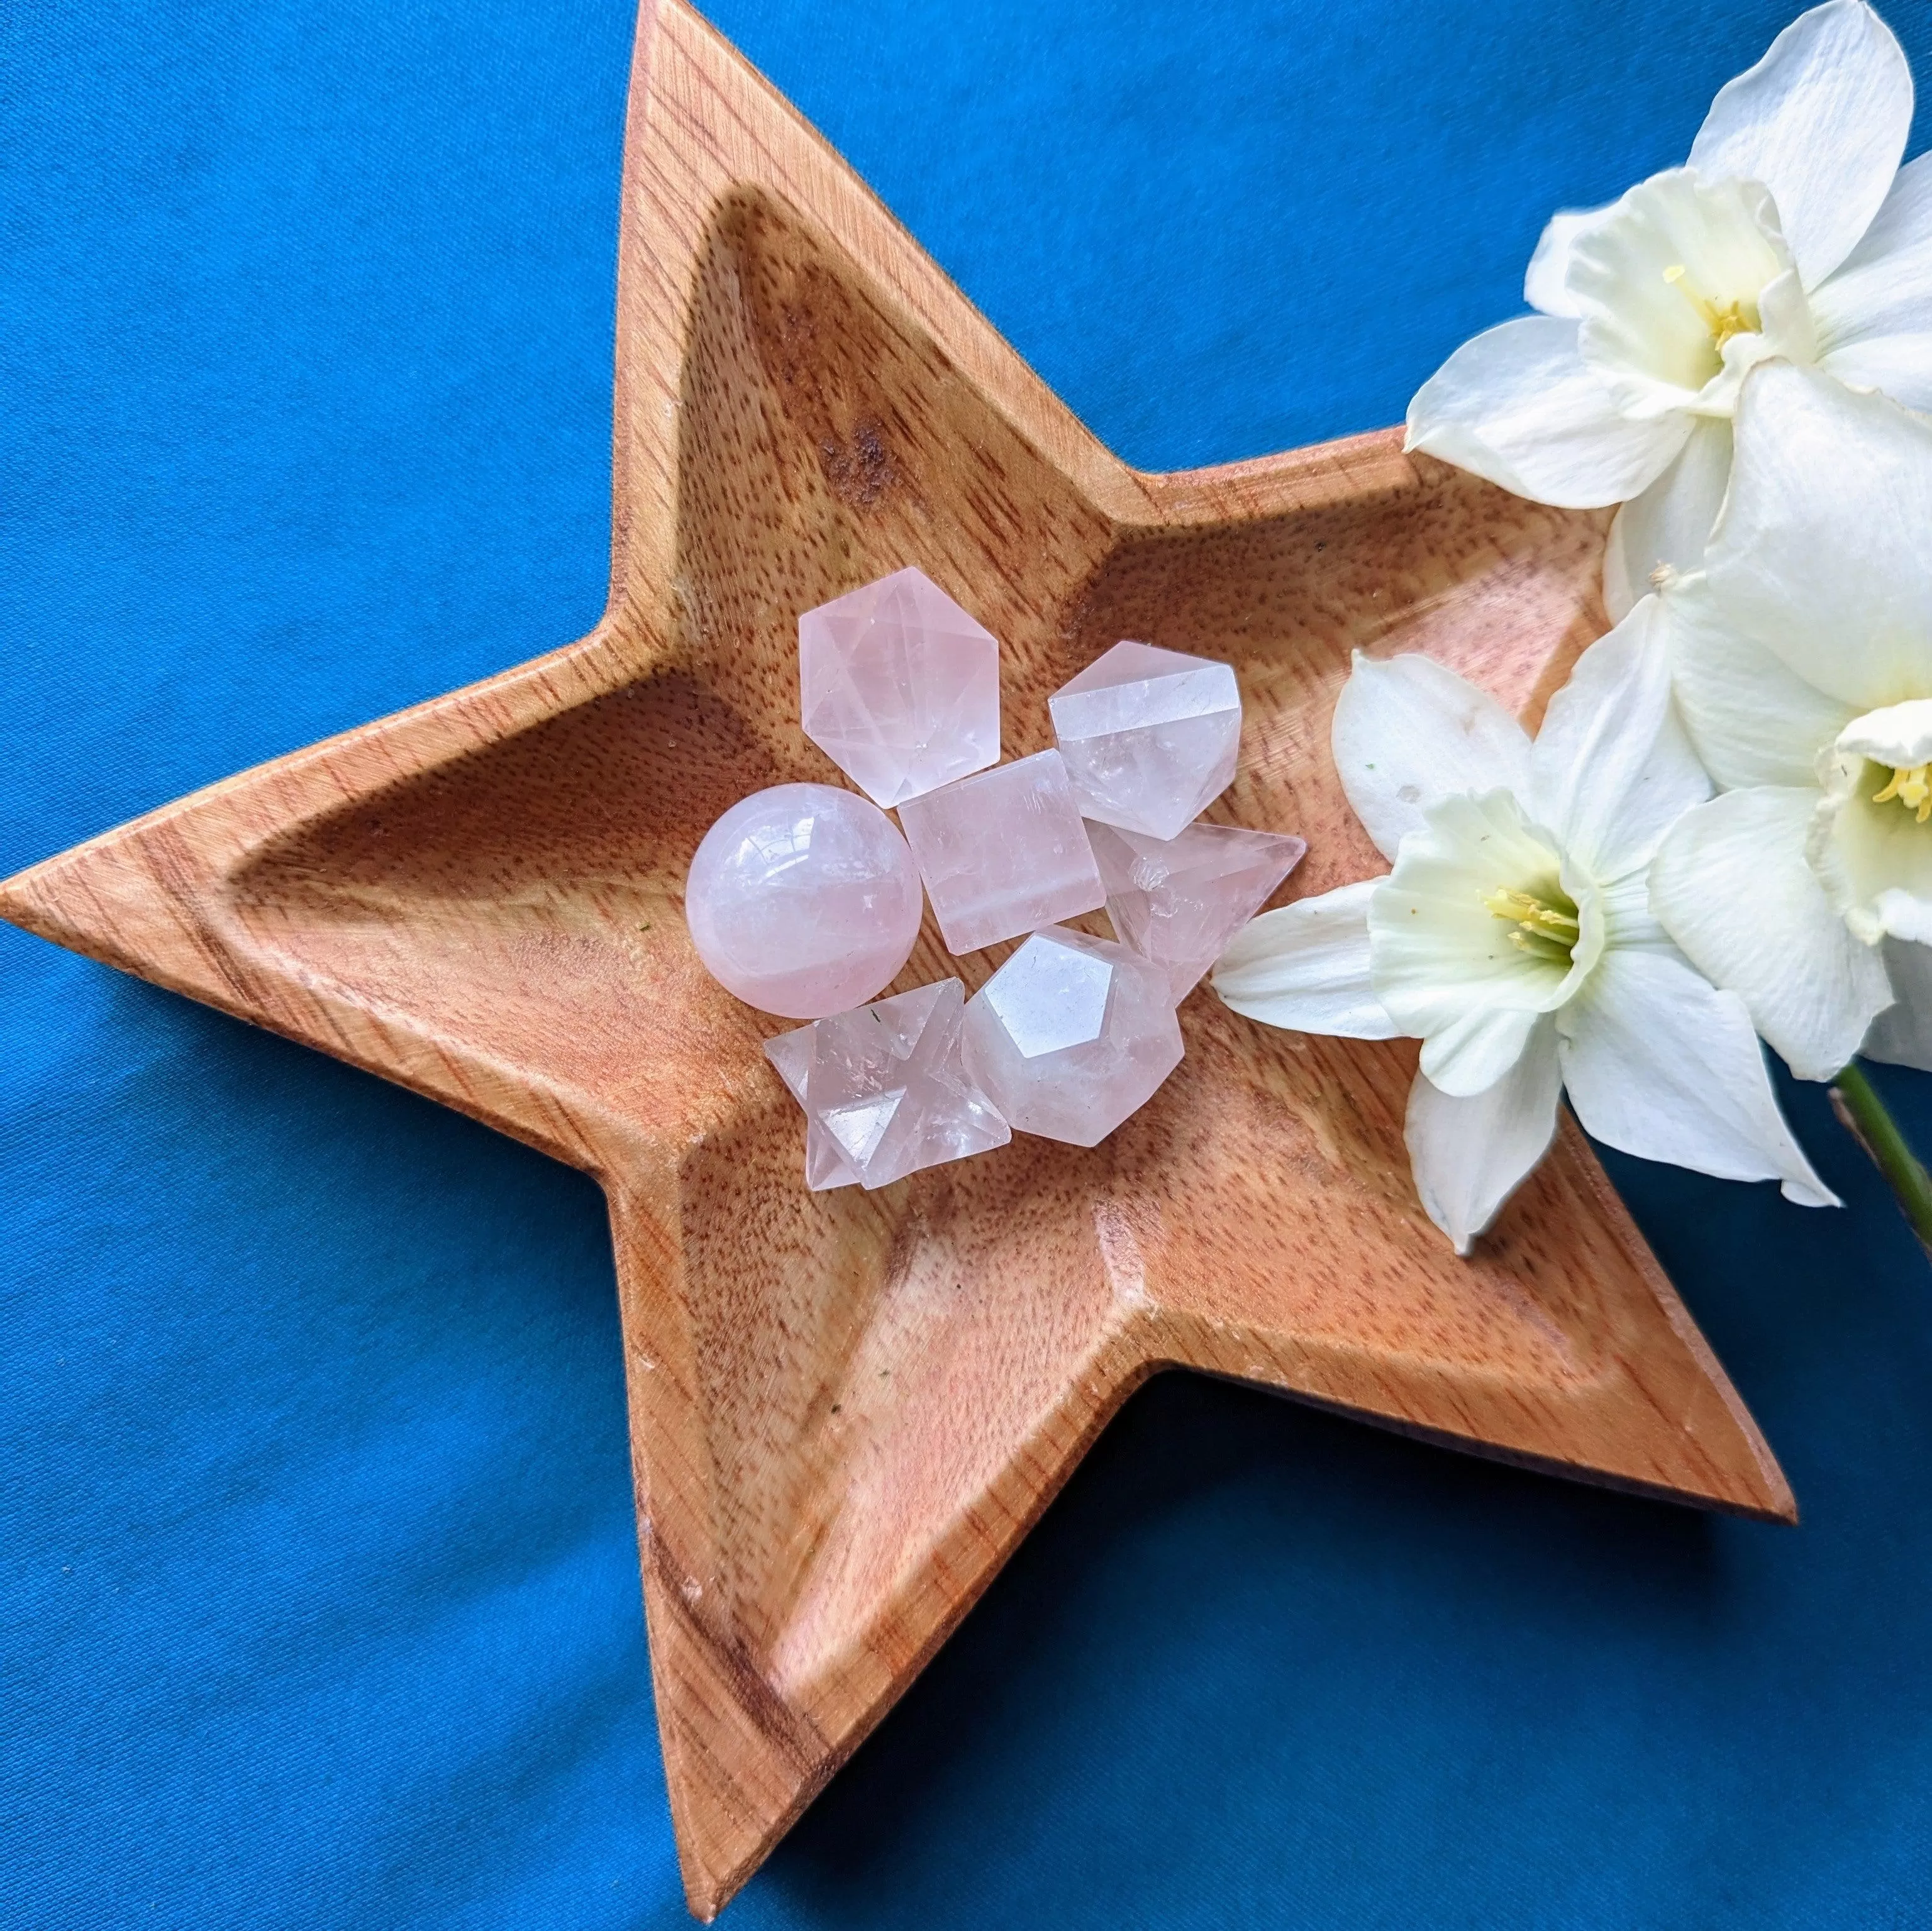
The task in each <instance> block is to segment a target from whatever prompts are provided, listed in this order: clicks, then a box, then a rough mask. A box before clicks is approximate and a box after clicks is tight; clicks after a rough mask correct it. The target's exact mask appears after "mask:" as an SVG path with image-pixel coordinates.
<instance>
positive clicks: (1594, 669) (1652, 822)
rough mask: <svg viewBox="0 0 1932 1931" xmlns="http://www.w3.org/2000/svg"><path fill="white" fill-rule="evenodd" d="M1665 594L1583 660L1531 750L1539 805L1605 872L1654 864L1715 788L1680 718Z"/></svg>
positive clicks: (1534, 808) (1572, 851)
mask: <svg viewBox="0 0 1932 1931" xmlns="http://www.w3.org/2000/svg"><path fill="white" fill-rule="evenodd" d="M1668 622H1669V620H1668V619H1667V616H1666V615H1665V613H1664V605H1663V603H1662V601H1661V599H1660V598H1657V597H1655V596H1651V597H1646V598H1644V600H1643V602H1641V603H1640V604H1638V605H1637V608H1636V609H1635V610H1633V611H1631V613H1630V615H1629V616H1627V617H1626V618H1625V619H1624V620H1623V622H1622V623H1620V624H1619V625H1618V626H1617V627H1616V629H1615V630H1613V631H1611V632H1610V634H1609V636H1607V637H1600V638H1598V640H1597V641H1596V642H1595V643H1593V644H1592V645H1591V646H1590V647H1589V649H1587V650H1586V651H1585V652H1584V653H1583V655H1582V656H1581V657H1580V658H1578V659H1577V667H1576V669H1575V670H1573V671H1572V672H1571V673H1570V681H1569V682H1568V683H1567V684H1565V685H1564V687H1563V688H1562V690H1560V691H1558V692H1557V693H1556V696H1555V697H1552V698H1551V699H1550V708H1549V709H1548V710H1547V711H1546V712H1544V719H1543V728H1542V730H1540V731H1539V732H1538V733H1537V736H1536V742H1535V745H1533V746H1532V748H1531V750H1530V754H1529V774H1530V775H1529V808H1530V811H1531V814H1532V816H1533V817H1535V819H1536V820H1537V822H1538V823H1539V824H1541V825H1543V826H1547V828H1548V829H1550V831H1552V832H1555V833H1556V837H1557V838H1558V841H1559V842H1560V843H1561V844H1562V847H1563V849H1564V850H1565V853H1567V855H1568V856H1569V857H1570V858H1571V859H1573V860H1575V861H1577V862H1579V863H1580V864H1581V865H1583V867H1584V868H1585V869H1586V871H1589V872H1590V873H1591V874H1593V875H1594V876H1595V877H1597V878H1598V879H1600V880H1604V879H1612V878H1618V877H1622V875H1623V874H1624V873H1625V872H1627V871H1634V870H1635V869H1636V868H1637V867H1639V866H1640V865H1644V864H1646V863H1647V862H1649V858H1650V856H1651V854H1652V853H1653V852H1654V851H1655V850H1656V849H1657V844H1658V840H1659V839H1660V838H1662V837H1663V835H1664V833H1665V832H1667V831H1668V830H1669V829H1670V826H1672V824H1673V823H1675V822H1676V820H1677V818H1678V817H1679V816H1680V815H1681V814H1682V813H1684V812H1685V811H1688V810H1689V809H1690V808H1691V806H1692V805H1700V804H1702V803H1703V801H1704V800H1705V799H1706V798H1708V797H1709V796H1710V795H1711V781H1710V779H1709V778H1707V777H1706V775H1705V773H1704V767H1703V766H1702V765H1701V764H1700V763H1698V762H1697V754H1696V753H1695V752H1694V751H1692V749H1691V741H1690V739H1688V737H1686V736H1685V733H1684V727H1683V726H1682V724H1679V721H1678V720H1677V715H1676V708H1675V706H1673V703H1672V702H1671V696H1670V650H1669V647H1668V635H1667V626H1668Z"/></svg>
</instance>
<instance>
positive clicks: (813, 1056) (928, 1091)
mask: <svg viewBox="0 0 1932 1931" xmlns="http://www.w3.org/2000/svg"><path fill="white" fill-rule="evenodd" d="M964 1017H965V988H964V987H963V986H962V985H961V984H960V982H959V980H957V979H941V981H940V982H938V984H937V985H922V986H919V987H917V988H915V989H914V990H913V991H910V992H901V993H899V994H896V995H895V996H894V997H892V998H890V999H882V1000H879V1001H878V1003H877V1004H876V1005H872V1006H861V1007H860V1008H859V1010H858V1011H857V1012H841V1013H839V1014H837V1015H835V1016H834V1017H833V1018H829V1019H821V1020H820V1021H818V1023H817V1024H816V1025H815V1026H802V1027H799V1030H797V1031H796V1032H795V1033H781V1034H780V1035H779V1036H778V1038H777V1039H768V1040H766V1042H765V1056H766V1058H767V1059H769V1060H770V1061H771V1063H772V1065H773V1066H775V1068H777V1069H778V1077H779V1078H781V1080H783V1081H784V1083H785V1085H786V1087H787V1088H788V1089H789V1090H790V1093H791V1095H792V1097H793V1099H796V1101H797V1102H798V1103H799V1105H801V1106H802V1107H803V1108H804V1109H805V1120H806V1126H805V1184H806V1185H807V1186H809V1187H811V1189H813V1190H814V1192H823V1190H825V1189H828V1188H831V1187H841V1186H851V1185H852V1184H853V1183H854V1182H857V1183H859V1184H861V1185H862V1186H865V1187H866V1188H868V1189H871V1188H874V1187H882V1186H889V1184H890V1183H892V1181H894V1180H903V1179H904V1177H906V1175H907V1174H913V1173H917V1172H918V1171H919V1170H920V1168H923V1167H935V1166H938V1165H941V1163H942V1162H945V1161H947V1160H963V1159H966V1158H968V1156H970V1155H971V1154H974V1153H986V1151H988V1150H989V1149H990V1148H992V1147H1004V1145H1005V1144H1007V1141H1009V1140H1010V1139H1011V1138H1013V1132H1012V1130H1011V1129H1010V1128H1009V1127H1008V1126H1007V1123H1006V1121H1005V1120H1004V1119H1002V1118H1001V1116H1000V1113H999V1110H998V1108H996V1107H995V1105H993V1103H992V1101H991V1100H990V1099H988V1098H987V1096H986V1094H985V1093H983V1092H981V1090H980V1088H979V1087H978V1086H977V1084H975V1083H974V1080H973V1078H972V1076H971V1075H970V1074H969V1073H968V1072H967V1070H966V1066H965V1060H964V1058H963V1057H962V1054H961V1052H960V1033H961V1027H962V1021H963V1019H964Z"/></svg>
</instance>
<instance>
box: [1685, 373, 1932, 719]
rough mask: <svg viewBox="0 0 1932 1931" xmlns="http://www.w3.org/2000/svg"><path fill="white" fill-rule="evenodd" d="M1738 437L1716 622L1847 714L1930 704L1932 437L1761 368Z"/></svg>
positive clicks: (1897, 418) (1711, 573)
mask: <svg viewBox="0 0 1932 1931" xmlns="http://www.w3.org/2000/svg"><path fill="white" fill-rule="evenodd" d="M1736 433H1737V448H1736V455H1735V457H1733V461H1732V464H1731V487H1730V493H1729V494H1728V495H1727V496H1726V497H1725V499H1724V513H1723V514H1722V515H1721V516H1720V517H1719V518H1718V526H1717V529H1715V531H1714V532H1712V538H1711V544H1710V547H1709V550H1708V551H1707V553H1706V559H1705V573H1706V575H1707V576H1708V577H1709V579H1710V586H1711V592H1712V595H1713V596H1714V597H1715V598H1716V599H1717V601H1718V604H1719V605H1720V606H1721V609H1722V613H1723V616H1724V621H1725V622H1727V623H1728V624H1729V625H1730V626H1731V627H1732V628H1733V629H1735V630H1737V631H1740V632H1742V634H1744V635H1746V636H1748V637H1754V638H1755V639H1756V640H1757V641H1758V642H1759V643H1762V644H1763V645H1765V646H1767V647H1768V648H1769V649H1771V650H1772V651H1773V652H1775V653H1776V655H1778V657H1779V658H1781V659H1783V661H1784V663H1785V664H1786V665H1787V667H1789V668H1790V670H1793V671H1794V672H1796V673H1797V675H1798V676H1800V677H1802V679H1804V680H1805V682H1807V683H1808V684H1810V685H1812V686H1813V687H1814V688H1815V689H1817V690H1820V691H1823V692H1825V693H1826V694H1827V695H1829V696H1830V697H1835V698H1837V699H1838V700H1841V702H1842V703H1846V704H1849V706H1851V707H1852V709H1853V710H1854V711H1855V712H1858V711H1872V710H1876V709H1879V707H1880V706H1882V705H1885V704H1893V703H1898V702H1900V700H1902V699H1904V698H1906V697H1925V696H1927V695H1932V541H1927V535H1926V532H1927V530H1928V529H1932V424H1927V423H1926V422H1924V421H1921V419H1920V418H1918V417H1917V416H1915V415H1912V414H1910V413H1909V412H1908V411H1906V410H1905V409H1901V408H1900V407H1899V406H1898V405H1897V403H1891V402H1888V401H1886V400H1885V398H1884V397H1882V396H1873V395H1861V394H1857V393H1855V392H1854V391H1852V390H1849V389H1847V388H1846V387H1845V386H1844V385H1843V383H1841V382H1837V381H1835V380H1834V379H1832V377H1831V376H1827V375H1824V374H1822V373H1820V372H1819V371H1818V370H1815V369H1805V368H1799V367H1796V366H1795V365H1794V364H1790V363H1787V362H1767V363H1766V364H1764V365H1763V367H1760V368H1757V369H1755V370H1753V371H1752V372H1751V377H1750V379H1748V381H1747V382H1745V388H1744V394H1743V396H1742V398H1741V400H1739V404H1738V415H1737V423H1736Z"/></svg>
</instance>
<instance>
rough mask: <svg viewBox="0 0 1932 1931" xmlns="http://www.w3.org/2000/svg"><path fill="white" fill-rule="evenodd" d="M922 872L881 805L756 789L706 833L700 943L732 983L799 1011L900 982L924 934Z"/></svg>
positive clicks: (693, 899)
mask: <svg viewBox="0 0 1932 1931" xmlns="http://www.w3.org/2000/svg"><path fill="white" fill-rule="evenodd" d="M920 911H921V907H920V902H919V874H918V871H916V868H914V866H913V859H912V853H910V851H908V850H907V849H906V842H905V840H904V838H901V837H900V835H898V832H897V831H896V830H895V829H894V827H893V825H892V820H891V819H889V818H888V817H886V814H884V812H883V811H880V810H879V809H878V808H877V806H876V805H868V804H867V803H866V802H865V799H862V798H861V797H859V796H857V795H856V793H853V792H850V791H841V790H837V789H836V788H835V787H833V786H832V785H829V784H778V785H774V786H773V787H772V788H771V789H770V790H768V791H758V792H754V793H753V794H752V795H751V796H750V797H748V798H746V799H742V800H740V802H738V803H737V804H736V805H733V806H732V807H731V808H730V811H727V812H726V813H725V814H724V816H723V817H721V818H720V819H719V820H718V822H717V823H715V825H713V826H712V827H711V829H710V830H709V831H708V832H706V833H705V835H704V840H703V843H702V844H700V845H699V847H697V856H696V857H695V858H694V859H692V860H691V872H690V875H689V876H688V877H687V878H686V880H685V887H684V916H685V922H686V923H687V924H688V925H689V926H690V928H691V943H692V944H693V945H694V946H696V947H697V956H698V957H699V958H700V959H702V960H703V961H704V964H705V967H706V970H708V971H709V973H710V974H711V976H712V977H713V978H714V979H716V980H717V981H718V983H719V984H720V985H722V986H724V988H725V989H726V990H727V991H730V992H733V993H735V994H736V995H737V996H738V997H739V998H740V999H742V1000H744V1002H745V1004H746V1005H748V1006H757V1008H758V1009H759V1010H760V1012H776V1013H778V1014H780V1015H782V1016H783V1017H784V1018H787V1019H816V1018H819V1017H820V1015H822V1014H824V1013H827V1012H845V1011H847V1009H849V1008H850V1007H852V1006H856V1005H859V1003H861V1002H862V1001H863V1000H868V999H869V998H871V996H872V995H873V994H874V993H875V992H877V991H879V990H880V988H881V987H883V986H885V985H889V984H890V983H891V982H892V979H893V978H894V976H895V975H896V974H897V973H898V970H899V968H900V967H901V966H903V965H904V964H905V962H906V960H907V958H908V957H909V956H910V954H911V952H912V946H913V940H915V939H916V938H917V937H919V916H920Z"/></svg>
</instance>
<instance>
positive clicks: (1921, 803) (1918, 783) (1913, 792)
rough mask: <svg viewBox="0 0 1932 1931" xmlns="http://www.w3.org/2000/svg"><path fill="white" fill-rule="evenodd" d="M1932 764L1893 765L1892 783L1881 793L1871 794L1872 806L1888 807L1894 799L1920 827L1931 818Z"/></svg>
mask: <svg viewBox="0 0 1932 1931" xmlns="http://www.w3.org/2000/svg"><path fill="white" fill-rule="evenodd" d="M1927 772H1932V764H1913V765H1894V766H1892V769H1891V783H1890V784H1888V785H1887V786H1886V787H1885V789H1884V790H1882V791H1874V792H1873V793H1872V802H1873V804H1874V805H1888V804H1890V803H1891V801H1892V800H1893V799H1894V798H1896V799H1897V800H1898V802H1899V803H1900V804H1901V805H1903V806H1904V807H1905V808H1906V810H1907V811H1909V812H1911V813H1912V814H1913V815H1914V816H1915V817H1916V818H1917V819H1918V822H1919V823H1921V825H1922V824H1924V822H1925V820H1927V818H1932V777H1928V776H1927V775H1926V774H1927Z"/></svg>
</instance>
